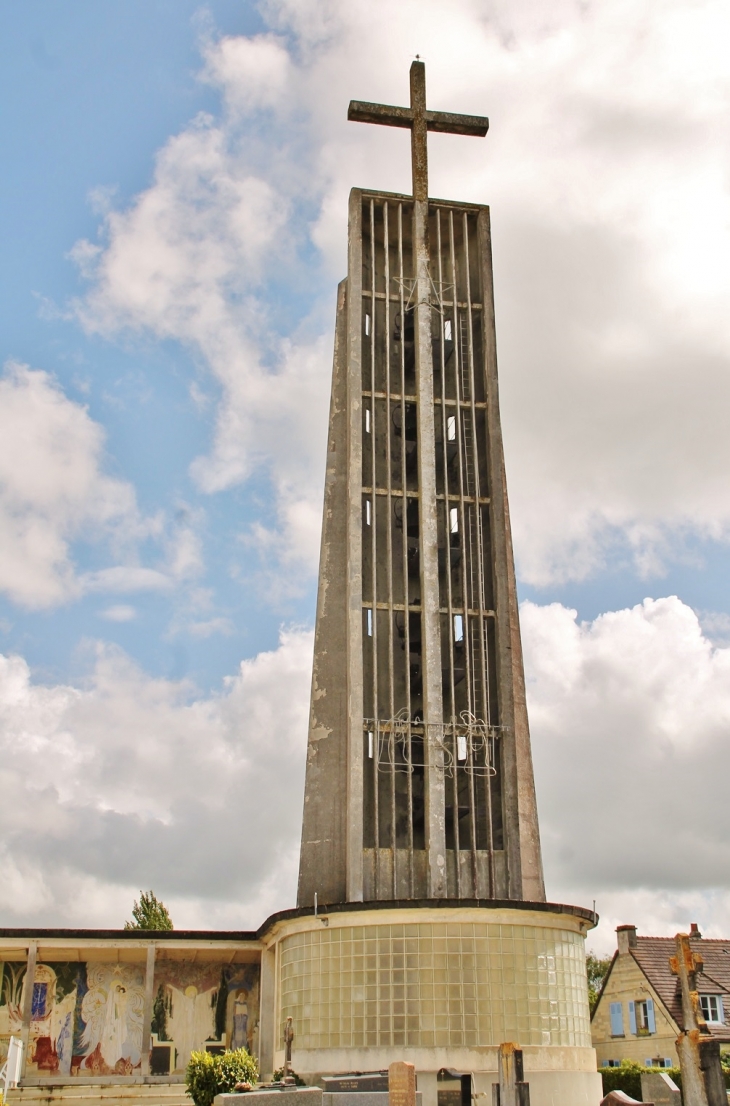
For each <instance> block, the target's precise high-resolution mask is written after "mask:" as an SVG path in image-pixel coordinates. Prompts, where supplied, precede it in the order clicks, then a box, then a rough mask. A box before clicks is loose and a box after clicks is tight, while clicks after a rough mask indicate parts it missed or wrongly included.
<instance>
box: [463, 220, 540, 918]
mask: <svg viewBox="0 0 730 1106" xmlns="http://www.w3.org/2000/svg"><path fill="white" fill-rule="evenodd" d="M479 253H480V260H481V271H482V297H483V304H484V307H483V311H484V342H485V351H484V354H485V372H486V382H487V432H488V436H489V442H488V449H489V459H490V469H491V487H490V495H491V504H490V513H491V520H492V542H493V549H494V567H493V571H494V594H495V613H496V638H497V666H498V681H499V690H500V718H499V724H500V726H501V727H502V738H501V752H502V764H501V768H502V772H503V781H504V790H503V806H504V811H503V817H504V823H505V837H506V840H505V851H506V854H507V889H506V890H507V897H508V898H512V899H527V900H531V901H535V902H544V901H545V885H544V879H543V871H542V854H541V850H540V830H539V827H538V821H537V799H536V795H535V779H534V772H533V767H532V753H531V749H530V731H529V725H528V720H527V704H526V696H525V673H524V667H523V660H522V642H521V638H520V624H519V611H518V605H517V586H516V580H515V567H514V555H513V550H512V534H511V529H510V519H509V504H508V500H507V478H506V473H505V464H504V449H503V444H502V426H501V420H500V414H499V385H498V379H497V351H496V337H495V322H494V287H493V276H492V242H491V229H490V223H489V209H488V208H483V209H482V210H481V211H480V213H479Z"/></svg>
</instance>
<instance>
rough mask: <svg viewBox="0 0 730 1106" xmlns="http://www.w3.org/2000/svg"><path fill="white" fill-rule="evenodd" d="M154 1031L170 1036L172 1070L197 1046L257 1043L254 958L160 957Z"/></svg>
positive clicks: (164, 1037)
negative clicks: (242, 961) (247, 961)
mask: <svg viewBox="0 0 730 1106" xmlns="http://www.w3.org/2000/svg"><path fill="white" fill-rule="evenodd" d="M155 989H156V994H155V1003H154V1015H153V1019H152V1031H153V1033H154V1035H155V1038H156V1041H157V1042H161V1043H162V1042H170V1043H171V1044H173V1045H174V1050H175V1055H174V1057H173V1058H172V1060H171V1070H177V1071H179V1070H181V1069H183V1068H185V1066H186V1065H187V1062H188V1057H189V1056H190V1053H191V1052H192V1051H193V1050H195V1049H198V1050H199V1049H205V1048H209V1049H210V1048H212V1049H215V1047H216V1046H217V1045H219V1046H220V1047H221V1048H247V1049H248V1051H249V1052H252V1053H255V1052H256V1050H257V1047H258V1021H259V966H258V964H220V963H218V964H190V963H186V962H185V961H181V960H162V961H158V963H157V965H156V967H155Z"/></svg>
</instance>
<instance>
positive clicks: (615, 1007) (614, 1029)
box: [611, 1002, 624, 1037]
mask: <svg viewBox="0 0 730 1106" xmlns="http://www.w3.org/2000/svg"><path fill="white" fill-rule="evenodd" d="M623 1035H624V1008H623V1005H622V1004H621V1003H620V1002H612V1003H611V1036H612V1037H623Z"/></svg>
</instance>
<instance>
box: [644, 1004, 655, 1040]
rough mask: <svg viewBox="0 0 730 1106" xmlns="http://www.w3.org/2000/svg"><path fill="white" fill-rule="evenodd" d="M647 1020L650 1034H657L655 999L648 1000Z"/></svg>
mask: <svg viewBox="0 0 730 1106" xmlns="http://www.w3.org/2000/svg"><path fill="white" fill-rule="evenodd" d="M646 1020H647V1022H648V1028H649V1032H650V1033H656V1018H655V1017H654V999H653V998H648V999H647V1000H646Z"/></svg>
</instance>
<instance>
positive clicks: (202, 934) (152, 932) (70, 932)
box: [0, 926, 258, 942]
mask: <svg viewBox="0 0 730 1106" xmlns="http://www.w3.org/2000/svg"><path fill="white" fill-rule="evenodd" d="M3 937H9V938H18V937H23V938H27V939H28V940H30V941H42V940H43V939H44V938H46V939H49V938H72V939H80V940H96V941H99V940H102V941H107V940H108V941H145V942H149V941H257V940H258V937H257V934H256V932H255V931H254V930H223V929H56V928H53V929H33V928H25V927H17V926H16V927H13V928H2V929H0V940H2V939H3Z"/></svg>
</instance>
